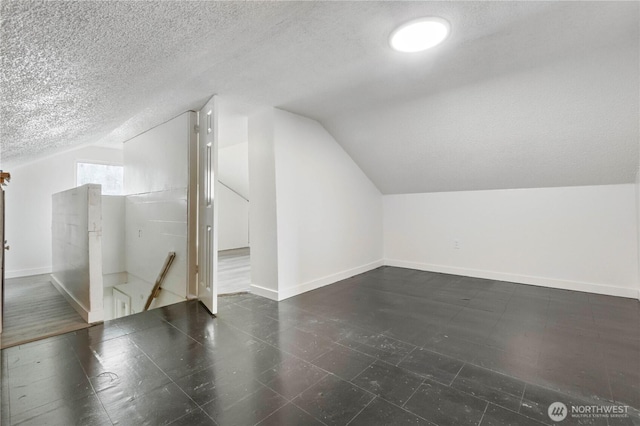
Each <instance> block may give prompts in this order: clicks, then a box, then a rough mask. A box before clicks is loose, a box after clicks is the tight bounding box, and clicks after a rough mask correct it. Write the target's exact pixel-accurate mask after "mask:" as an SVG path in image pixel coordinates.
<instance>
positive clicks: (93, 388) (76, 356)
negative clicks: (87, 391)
mask: <svg viewBox="0 0 640 426" xmlns="http://www.w3.org/2000/svg"><path fill="white" fill-rule="evenodd" d="M65 340H66V338H65ZM67 344H69V346H71V344H70V343H69V342H68V341H67ZM87 348H90V346H89V345H87ZM71 350H72V351H73V356H74V357H75V358H76V360H77V361H78V364H79V365H80V368H81V369H82V372H83V373H84V376H85V377H86V379H87V382H89V386H91V390H92V391H93V394H94V395H95V397H96V399H97V400H98V402H100V406H101V407H102V410H103V411H104V413H105V414H106V415H107V418H108V419H109V421H110V422H111V424H112V425H115V423H114V422H113V419H112V418H111V414H109V411H107V407H105V406H104V403H103V402H102V399H101V398H100V397H99V396H98V392H96V388H95V387H94V386H93V383H91V379H89V375H88V374H87V370H85V368H84V365H82V362H80V357H78V353H77V352H76V348H75V347H73V346H71Z"/></svg>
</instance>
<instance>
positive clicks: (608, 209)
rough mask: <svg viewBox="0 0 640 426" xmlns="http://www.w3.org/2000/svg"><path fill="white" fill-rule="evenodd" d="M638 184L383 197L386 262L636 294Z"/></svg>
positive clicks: (394, 264) (525, 281) (615, 293)
mask: <svg viewBox="0 0 640 426" xmlns="http://www.w3.org/2000/svg"><path fill="white" fill-rule="evenodd" d="M634 192H635V187H634V185H633V184H623V185H606V186H586V187H564V188H542V189H541V188H538V189H517V190H494V191H465V192H443V193H430V194H405V195H385V196H384V197H383V199H384V249H385V262H386V264H388V265H393V266H403V267H408V268H415V269H422V270H430V271H436V272H444V273H452V274H459V275H466V276H476V277H481V278H489V279H498V280H504V281H513V282H520V283H526V284H536V285H544V286H551V287H558V288H565V289H572V290H582V291H591V292H596V293H604V294H612V295H617V296H625V297H636V294H637V293H636V292H637V285H638V266H637V265H638V244H637V233H638V231H637V219H636V215H635V211H636V208H635V194H634ZM456 241H458V246H459V248H457V249H456V248H455V242H456Z"/></svg>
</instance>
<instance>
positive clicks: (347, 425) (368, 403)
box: [345, 395, 378, 426]
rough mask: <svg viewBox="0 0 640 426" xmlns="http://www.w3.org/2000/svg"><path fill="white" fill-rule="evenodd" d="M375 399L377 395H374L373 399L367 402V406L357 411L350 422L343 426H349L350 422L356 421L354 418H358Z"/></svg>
mask: <svg viewBox="0 0 640 426" xmlns="http://www.w3.org/2000/svg"><path fill="white" fill-rule="evenodd" d="M377 397H378V396H377V395H374V397H373V398H371V401H369V402H367V405H365V406H364V407H362V409H361V410H360V411H358V413H357V414H356V415H355V416H353V417H352V418H351V420H349V421H348V422H347V423H346V424H345V426H349V424H351V422H352V421H354V420H355V419H356V417H358V416H359V415H360V413H362V412H363V411H364V410H365V409H366V408H367V407H368V406H369V405H371V403H372V402H373V401H375V400H376V398H377Z"/></svg>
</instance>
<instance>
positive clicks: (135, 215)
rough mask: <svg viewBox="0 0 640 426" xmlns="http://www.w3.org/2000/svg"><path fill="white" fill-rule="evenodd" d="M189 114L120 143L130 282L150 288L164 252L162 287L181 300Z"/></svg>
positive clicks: (183, 290) (184, 286) (185, 257)
mask: <svg viewBox="0 0 640 426" xmlns="http://www.w3.org/2000/svg"><path fill="white" fill-rule="evenodd" d="M194 117H195V115H194V113H193V112H187V113H184V114H182V115H180V116H178V117H176V118H174V119H173V120H170V121H168V122H166V123H164V124H161V125H160V126H158V127H155V128H153V129H151V130H149V131H147V132H145V133H143V134H141V135H139V136H136V137H135V138H133V139H131V140H129V141H127V142H126V143H125V144H124V181H125V185H124V186H125V193H126V194H127V195H126V201H125V240H126V243H125V247H126V248H125V254H126V261H125V263H126V270H127V274H128V277H129V279H130V281H133V280H135V279H138V280H142V281H143V282H145V283H147V284H148V285H153V283H154V282H155V280H156V278H157V276H158V274H159V273H160V271H161V269H162V266H163V264H164V261H165V258H166V257H167V254H168V253H169V252H172V251H173V252H175V253H176V258H175V260H174V261H173V264H172V265H171V269H170V270H169V273H168V274H167V276H166V278H165V281H164V283H163V285H162V288H163V289H164V291H167V292H172V293H174V294H175V295H177V296H179V297H181V298H183V299H184V298H186V296H187V279H188V241H187V235H188V216H189V210H188V209H189V196H188V193H189V189H188V187H189V150H190V143H191V134H192V133H193V131H194V129H193V128H192V123H193V122H194V121H193V120H194Z"/></svg>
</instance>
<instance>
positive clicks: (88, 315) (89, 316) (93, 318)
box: [51, 274, 104, 324]
mask: <svg viewBox="0 0 640 426" xmlns="http://www.w3.org/2000/svg"><path fill="white" fill-rule="evenodd" d="M51 284H53V286H54V287H55V288H56V289H58V291H59V292H60V294H62V296H63V297H64V298H65V299H67V302H69V304H70V305H71V306H72V307H73V309H75V310H76V311H77V312H78V313H79V314H80V316H81V317H82V319H84V320H85V321H86V322H88V323H89V324H93V323H96V322H101V321H103V320H104V312H103V309H102V306H100V307H99V308H100V309H96V310H95V311H89V310H88V309H87V308H86V307H85V306H84V305H83V304H82V303H80V301H78V300H77V299H76V298H75V297H73V295H71V294H70V293H69V292H68V291H67V289H66V288H65V287H64V284H62V283H61V282H60V280H58V279H57V278H56V277H55V275H53V274H51Z"/></svg>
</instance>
